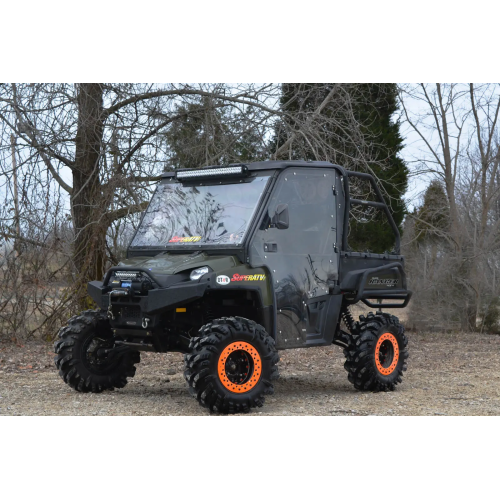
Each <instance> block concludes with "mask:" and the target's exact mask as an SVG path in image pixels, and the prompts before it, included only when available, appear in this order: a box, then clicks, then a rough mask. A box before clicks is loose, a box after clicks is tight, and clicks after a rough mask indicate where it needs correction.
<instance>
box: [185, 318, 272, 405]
mask: <svg viewBox="0 0 500 500" xmlns="http://www.w3.org/2000/svg"><path fill="white" fill-rule="evenodd" d="M200 334H201V336H200V337H196V338H194V339H193V340H191V343H190V345H189V347H190V349H191V353H190V354H186V355H185V358H184V359H185V366H186V369H185V372H184V377H185V378H186V380H187V382H188V384H189V388H190V392H191V394H192V395H193V396H194V397H195V398H196V399H197V400H198V401H199V403H200V404H201V405H202V406H203V407H205V408H208V409H210V410H211V411H214V412H218V413H240V412H248V411H249V410H250V408H254V407H256V406H262V405H263V404H264V396H266V395H270V394H273V393H274V387H273V384H272V381H273V380H275V379H277V378H278V367H277V366H276V364H277V363H278V361H279V355H278V352H277V351H276V347H275V344H274V340H273V339H272V338H271V337H270V336H269V335H268V334H267V332H266V331H265V330H264V328H263V327H262V326H260V325H258V324H257V323H255V322H254V321H250V320H248V319H245V318H240V317H234V318H221V319H218V320H215V321H213V322H212V323H208V324H207V325H205V326H204V327H202V328H201V329H200Z"/></svg>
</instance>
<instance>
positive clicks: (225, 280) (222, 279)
mask: <svg viewBox="0 0 500 500" xmlns="http://www.w3.org/2000/svg"><path fill="white" fill-rule="evenodd" d="M215 281H217V284H218V285H229V283H231V279H230V278H229V276H225V275H224V274H221V275H219V276H217V279H216V280H215Z"/></svg>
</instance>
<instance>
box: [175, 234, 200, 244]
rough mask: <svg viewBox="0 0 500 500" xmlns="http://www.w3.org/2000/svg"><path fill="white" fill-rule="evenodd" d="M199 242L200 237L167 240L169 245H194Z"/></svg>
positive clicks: (178, 237) (177, 237) (180, 237)
mask: <svg viewBox="0 0 500 500" xmlns="http://www.w3.org/2000/svg"><path fill="white" fill-rule="evenodd" d="M200 240H201V236H174V237H173V238H172V239H170V240H168V242H169V243H196V242H197V241H200Z"/></svg>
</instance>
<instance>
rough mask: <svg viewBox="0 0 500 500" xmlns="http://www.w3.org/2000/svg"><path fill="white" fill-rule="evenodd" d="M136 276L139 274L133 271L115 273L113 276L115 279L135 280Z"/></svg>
mask: <svg viewBox="0 0 500 500" xmlns="http://www.w3.org/2000/svg"><path fill="white" fill-rule="evenodd" d="M138 275H139V273H138V272H135V271H115V276H116V277H117V278H125V279H127V278H137V276H138Z"/></svg>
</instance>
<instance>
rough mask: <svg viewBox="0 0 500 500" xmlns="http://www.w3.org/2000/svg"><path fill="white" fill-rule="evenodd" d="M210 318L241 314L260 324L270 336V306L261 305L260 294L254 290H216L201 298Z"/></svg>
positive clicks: (271, 333)
mask: <svg viewBox="0 0 500 500" xmlns="http://www.w3.org/2000/svg"><path fill="white" fill-rule="evenodd" d="M201 300H202V301H203V302H204V303H205V307H206V310H207V313H208V314H209V315H211V316H212V319H215V318H221V317H224V316H226V317H227V316H242V317H243V318H247V319H250V320H252V321H255V322H256V323H258V324H259V325H262V326H263V327H264V328H265V329H266V331H267V332H268V333H269V334H270V335H271V336H272V335H273V331H272V330H273V329H272V324H269V319H268V316H269V312H268V311H267V310H268V309H270V308H265V307H263V305H262V299H261V297H260V294H259V293H258V292H257V291H254V290H234V289H233V290H217V291H212V292H210V293H208V294H206V295H205V297H203V299H201Z"/></svg>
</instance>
